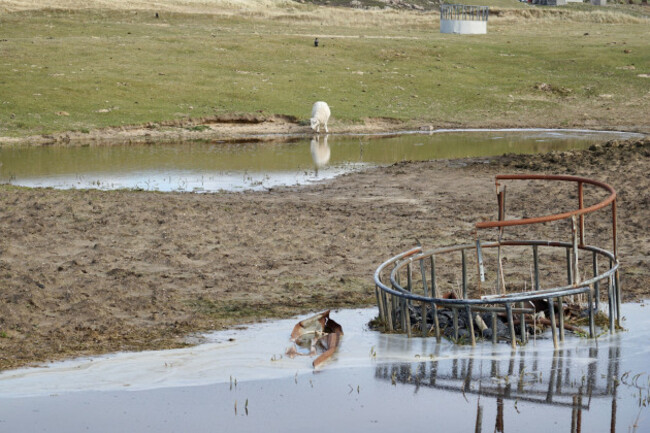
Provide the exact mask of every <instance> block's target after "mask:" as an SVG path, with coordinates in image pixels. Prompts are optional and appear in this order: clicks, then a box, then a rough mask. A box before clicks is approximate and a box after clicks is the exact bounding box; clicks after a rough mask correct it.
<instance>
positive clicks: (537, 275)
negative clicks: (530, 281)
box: [533, 245, 539, 290]
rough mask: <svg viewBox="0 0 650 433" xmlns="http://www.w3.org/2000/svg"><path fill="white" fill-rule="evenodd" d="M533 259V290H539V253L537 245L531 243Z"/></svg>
mask: <svg viewBox="0 0 650 433" xmlns="http://www.w3.org/2000/svg"><path fill="white" fill-rule="evenodd" d="M533 261H534V262H535V290H539V255H538V252H537V245H533Z"/></svg>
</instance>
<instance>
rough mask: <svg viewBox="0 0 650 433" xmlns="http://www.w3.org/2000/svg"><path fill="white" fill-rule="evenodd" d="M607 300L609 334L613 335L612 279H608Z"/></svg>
mask: <svg viewBox="0 0 650 433" xmlns="http://www.w3.org/2000/svg"><path fill="white" fill-rule="evenodd" d="M607 298H608V300H609V333H610V334H613V333H614V281H613V278H612V277H611V275H610V277H609V278H608V285H607Z"/></svg>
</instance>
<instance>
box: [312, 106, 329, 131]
mask: <svg viewBox="0 0 650 433" xmlns="http://www.w3.org/2000/svg"><path fill="white" fill-rule="evenodd" d="M329 118H330V107H329V105H327V102H323V101H318V102H315V103H314V106H313V107H312V109H311V119H309V123H310V124H311V129H313V130H314V131H316V132H320V127H321V126H323V127H325V132H328V131H327V121H328V120H329Z"/></svg>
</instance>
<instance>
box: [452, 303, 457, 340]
mask: <svg viewBox="0 0 650 433" xmlns="http://www.w3.org/2000/svg"><path fill="white" fill-rule="evenodd" d="M451 311H452V313H453V317H454V341H458V310H457V309H456V307H452V308H451Z"/></svg>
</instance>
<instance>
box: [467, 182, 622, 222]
mask: <svg viewBox="0 0 650 433" xmlns="http://www.w3.org/2000/svg"><path fill="white" fill-rule="evenodd" d="M496 179H497V181H499V180H560V181H572V182H584V183H588V184H591V185H596V186H599V187H601V188H603V189H605V190H607V191H609V192H610V195H609V197H607V198H606V199H605V200H603V201H602V202H600V203H596V204H594V205H592V206H589V207H586V208H583V209H578V210H575V211H570V212H564V213H561V214H555V215H547V216H542V217H536V218H524V219H517V220H507V221H483V222H479V223H476V228H477V229H486V228H493V227H509V226H516V225H528V224H540V223H547V222H551V221H558V220H561V219H565V218H569V217H571V216H573V215H584V214H588V213H591V212H594V211H596V210H598V209H602V208H604V207H605V206H607V205H609V204H611V203H612V202H614V201H615V200H616V191H614V188H612V187H611V186H609V185H607V184H606V183H603V182H599V181H596V180H592V179H587V178H584V177H579V176H562V175H544V174H506V175H498V176H496ZM614 219H616V218H614Z"/></svg>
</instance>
